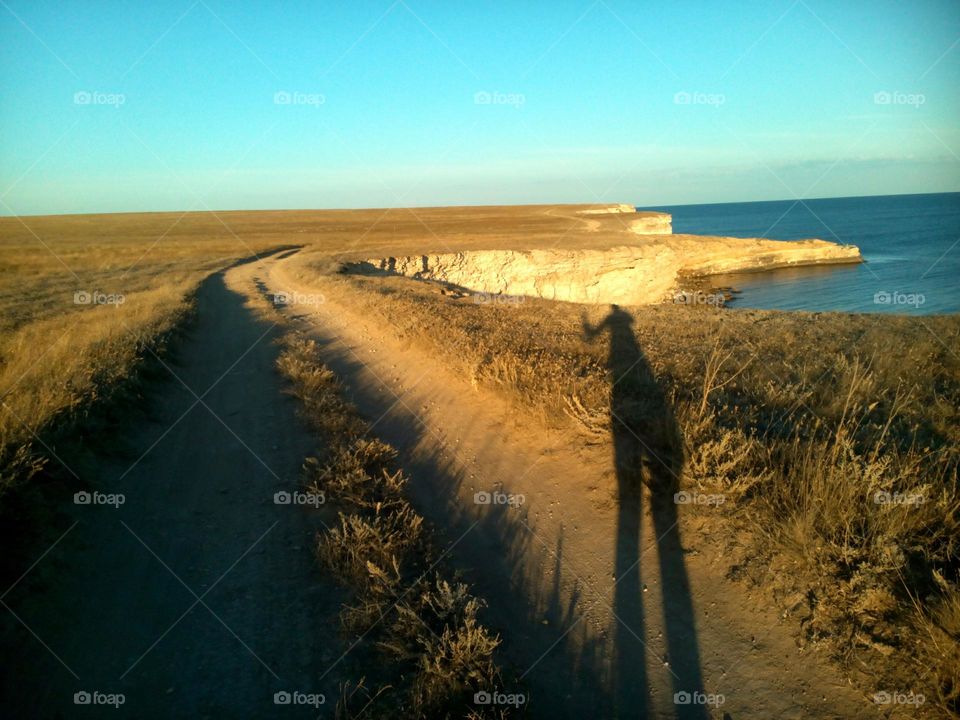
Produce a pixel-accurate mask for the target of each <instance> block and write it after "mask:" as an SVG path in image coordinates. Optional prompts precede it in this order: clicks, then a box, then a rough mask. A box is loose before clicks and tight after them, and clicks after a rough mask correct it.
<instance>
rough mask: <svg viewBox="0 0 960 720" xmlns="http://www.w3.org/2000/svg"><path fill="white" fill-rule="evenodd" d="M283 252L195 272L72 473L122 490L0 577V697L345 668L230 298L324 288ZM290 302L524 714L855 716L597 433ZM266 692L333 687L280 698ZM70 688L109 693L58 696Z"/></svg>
mask: <svg viewBox="0 0 960 720" xmlns="http://www.w3.org/2000/svg"><path fill="white" fill-rule="evenodd" d="M296 261H297V257H296V256H294V257H292V258H289V259H270V260H267V261H265V262H262V263H251V264H248V265H242V266H238V267H236V268H233V269H231V270H229V271H228V272H227V273H225V274H221V275H216V276H214V277H212V278H211V279H210V280H209V281H208V282H207V283H206V284H205V285H204V286H203V289H202V291H201V294H200V304H199V319H198V322H197V324H196V327H194V328H193V329H192V330H191V332H190V335H189V338H188V340H187V342H186V345H185V347H184V348H183V349H182V352H181V353H180V355H179V358H178V362H177V364H176V365H175V366H171V370H173V372H174V373H176V376H178V378H179V379H176V378H174V377H171V378H170V379H169V381H167V382H165V383H164V384H163V386H162V388H161V389H160V391H159V393H158V397H157V399H156V406H155V409H154V411H153V413H152V418H153V419H152V420H151V421H150V422H149V423H144V427H137V428H132V429H131V431H130V433H129V437H128V438H125V441H126V442H128V443H129V444H130V446H131V447H133V448H135V452H134V456H133V457H131V458H129V459H128V460H124V461H123V462H120V461H113V462H111V463H109V464H107V465H105V466H104V468H103V472H101V473H100V474H99V476H98V477H96V478H90V480H91V484H92V486H93V488H95V489H96V490H98V491H100V492H102V493H122V494H123V496H124V500H125V501H124V503H123V504H122V505H120V506H119V507H117V508H114V507H111V506H108V505H73V504H70V503H69V502H68V501H65V502H66V504H65V512H68V513H69V514H70V515H71V516H72V520H71V522H75V524H74V525H71V526H70V529H69V530H68V531H67V532H66V534H65V535H64V536H63V537H62V538H61V539H60V540H59V541H58V542H57V543H56V544H54V545H53V546H52V548H50V549H49V550H48V552H46V553H45V554H42V555H41V554H39V553H38V562H37V564H36V566H35V567H33V568H32V569H31V570H30V571H29V572H28V573H27V574H26V576H25V577H24V578H23V579H22V580H20V581H19V582H17V583H16V584H14V586H13V587H12V588H11V589H9V590H8V591H7V592H6V593H5V594H4V595H3V603H4V604H5V605H6V609H2V608H0V610H3V612H2V618H3V619H2V621H0V622H2V625H0V632H2V635H0V641H2V646H3V651H4V657H5V659H7V662H10V658H15V659H16V665H17V672H7V673H4V680H3V682H4V687H3V697H4V705H3V714H4V715H7V716H16V717H83V716H85V715H90V716H94V715H101V714H102V713H103V712H105V711H107V710H109V712H110V713H111V716H117V717H119V716H126V715H128V716H131V717H140V718H150V717H216V718H219V717H275V716H284V717H286V716H290V717H297V716H301V715H304V716H307V715H308V716H314V717H315V716H317V715H319V714H329V713H330V711H331V710H332V704H333V700H334V697H335V695H336V692H337V687H338V683H339V681H340V680H342V679H343V677H344V676H345V675H346V674H347V673H348V672H350V668H349V667H348V665H349V659H348V660H346V661H343V662H340V657H341V653H342V652H343V650H344V647H343V645H342V644H341V642H340V641H339V640H338V638H337V631H336V630H337V623H336V615H337V612H338V610H339V604H340V602H341V600H342V598H341V597H340V596H339V595H337V591H336V590H335V589H334V588H333V587H332V586H331V585H329V584H328V583H325V582H324V581H323V575H322V572H321V571H320V570H319V568H318V567H317V566H316V565H315V562H314V560H313V553H312V550H311V547H310V546H311V544H312V537H313V534H314V533H315V531H316V530H317V529H318V527H319V526H320V525H319V524H320V522H321V521H322V520H323V518H324V515H323V513H315V512H310V511H308V510H305V509H302V508H298V507H291V506H289V505H277V504H275V503H274V499H273V496H274V493H275V492H278V491H282V490H293V489H295V488H296V487H297V484H298V480H297V477H298V470H299V466H300V463H301V461H302V459H303V458H304V457H305V456H306V455H307V454H309V453H310V452H311V450H312V448H313V445H312V442H311V438H310V437H309V435H308V434H306V433H305V431H304V428H303V427H302V426H301V425H300V424H299V422H298V421H297V419H296V417H295V406H294V403H293V401H292V400H290V399H288V398H285V397H284V396H283V395H282V392H281V390H282V388H281V382H280V379H279V378H278V376H277V375H276V373H275V371H274V369H273V361H274V359H275V356H276V348H275V347H274V346H273V345H272V344H271V342H270V341H271V339H272V337H273V336H274V335H275V333H276V329H273V328H271V326H270V325H269V324H265V323H264V322H263V321H260V320H257V319H256V318H255V317H254V316H253V314H252V313H251V312H250V311H249V310H248V309H247V308H245V307H244V296H248V297H252V296H253V295H254V294H255V293H257V292H258V289H257V284H258V283H261V284H262V285H265V286H266V287H267V288H268V289H270V290H272V291H275V292H281V291H282V292H287V293H292V294H293V296H294V297H298V296H297V295H296V293H302V296H301V297H303V298H306V299H307V300H308V301H309V300H310V299H311V298H313V299H314V300H315V299H316V298H317V297H319V295H318V293H322V292H323V288H322V287H313V286H312V285H311V284H304V283H299V282H298V281H296V280H295V279H294V274H293V273H292V272H290V268H291V267H292V266H291V263H294V262H296ZM285 312H286V313H287V315H288V316H289V317H290V318H291V319H293V320H295V321H296V322H298V323H300V325H301V327H302V328H303V329H305V330H307V331H308V332H310V333H311V334H312V335H313V336H314V337H316V338H317V339H318V341H319V342H320V343H321V346H322V352H323V355H324V358H323V359H324V360H325V361H326V362H327V363H328V364H329V365H330V366H331V367H332V368H333V369H334V370H335V371H336V372H338V373H339V374H340V376H341V378H342V379H343V380H345V381H346V383H347V385H348V392H349V393H350V395H351V397H352V399H353V400H354V401H355V402H356V403H357V405H358V407H359V408H360V409H361V412H363V414H365V415H366V416H367V417H368V418H369V419H370V420H371V422H373V432H374V434H376V435H378V436H380V437H382V438H383V439H384V440H386V441H388V442H390V443H393V444H394V445H395V446H397V447H398V448H399V449H400V451H401V460H402V463H403V465H404V467H405V469H406V470H407V472H408V473H409V475H410V476H411V477H412V482H411V489H412V495H413V500H414V502H415V504H416V505H417V507H418V509H419V510H420V511H421V512H423V513H424V515H426V516H427V518H428V519H429V520H431V521H432V522H433V524H434V525H435V526H436V527H437V528H438V530H439V532H440V533H441V544H442V545H443V546H444V548H445V549H451V551H450V553H449V555H448V557H449V558H450V559H451V561H452V562H453V563H454V564H455V565H456V566H457V568H458V569H460V570H462V571H463V572H464V574H465V575H466V577H467V579H468V580H470V581H471V582H472V583H473V584H474V587H475V590H476V591H477V593H478V594H479V595H481V596H482V597H484V598H486V600H487V601H488V602H489V604H490V607H489V610H488V612H487V614H486V618H487V622H488V623H489V624H490V625H491V626H492V628H493V629H494V630H495V631H497V632H500V633H501V634H502V636H503V638H504V646H503V651H502V654H501V661H502V662H503V663H504V664H505V665H506V671H505V673H504V682H505V687H503V688H496V690H499V691H501V692H504V693H511V692H524V693H527V694H528V696H529V702H528V710H529V713H530V715H531V716H533V717H544V718H546V717H550V718H559V717H571V718H574V717H576V718H582V717H596V718H614V717H620V718H643V717H651V718H676V717H680V718H707V717H716V718H720V717H724V718H731V719H732V720H739V719H740V718H751V719H752V718H806V717H817V718H859V717H871V716H873V714H872V713H871V712H870V710H871V708H869V707H868V705H867V704H866V703H865V702H864V700H863V698H862V697H861V696H860V695H859V694H858V693H857V692H855V691H854V690H852V689H851V688H849V687H847V686H845V685H844V683H843V682H842V680H841V678H840V676H839V675H838V674H837V673H835V672H834V671H833V670H832V668H831V667H830V665H829V664H828V663H827V662H826V661H825V660H824V659H823V658H820V657H817V656H815V655H809V654H801V653H799V651H798V650H797V648H796V645H795V644H794V642H793V640H792V638H791V636H790V631H789V628H788V627H787V626H786V625H785V624H783V623H781V621H780V620H779V618H778V617H777V615H776V614H775V613H774V612H772V611H771V610H769V608H768V606H769V600H768V598H765V597H763V596H759V595H758V596H751V595H749V594H747V593H746V592H745V591H744V590H743V588H741V587H739V586H737V585H735V584H732V583H730V582H728V581H727V580H725V579H724V577H723V570H724V564H723V562H722V560H720V559H718V558H717V557H716V556H714V555H712V554H711V553H712V550H711V548H710V546H708V544H706V543H702V542H701V541H700V539H699V538H698V537H697V535H696V533H695V532H693V531H692V528H693V525H692V524H691V522H689V518H687V517H686V515H685V514H684V513H683V512H682V511H681V512H680V514H679V515H677V508H676V506H675V505H673V504H672V503H671V504H670V505H671V507H664V504H663V503H662V502H661V503H658V502H656V501H655V500H656V499H654V501H651V498H650V497H648V496H647V495H646V494H645V493H631V492H627V491H625V490H624V488H623V486H622V483H620V486H618V473H619V470H618V465H617V464H616V463H615V462H614V455H615V454H618V453H620V449H619V448H618V447H616V446H617V443H616V442H614V443H611V444H609V445H601V446H595V447H587V446H585V444H584V443H583V441H582V439H581V438H578V437H576V436H574V435H567V434H564V433H560V432H556V431H550V430H548V429H547V428H546V427H544V426H543V425H542V424H541V423H539V422H538V421H537V420H536V419H535V418H532V417H530V416H528V415H527V414H526V413H525V412H523V411H522V410H520V409H518V408H516V407H511V406H510V405H509V404H508V403H507V402H506V401H505V400H504V399H503V398H502V397H499V396H497V395H495V394H493V393H490V392H486V391H483V390H478V389H476V388H474V387H472V386H471V384H470V383H469V381H468V380H467V379H466V378H464V377H461V376H458V375H456V374H455V373H454V372H452V371H451V370H450V369H449V368H447V367H446V366H444V365H443V364H442V363H441V362H439V361H438V360H437V359H436V358H434V357H431V356H428V355H426V354H425V353H423V352H421V351H420V350H419V349H418V348H417V347H416V345H415V344H414V343H412V342H411V341H410V340H409V339H404V338H398V337H396V336H395V335H394V334H393V332H392V330H391V329H390V328H385V327H383V326H382V324H378V323H377V322H376V320H375V319H373V318H370V317H361V316H360V314H359V313H357V312H355V311H353V310H352V309H351V308H350V307H349V305H348V304H344V303H340V302H338V301H337V298H336V297H332V296H328V297H327V301H326V302H325V303H320V304H317V303H315V302H306V303H305V304H300V303H295V304H293V305H291V306H290V307H288V308H287V309H286V311H285ZM608 330H609V333H610V337H611V338H613V337H614V336H615V335H616V332H617V331H616V329H610V328H608ZM597 332H600V329H598V330H597ZM604 332H607V331H606V330H604ZM612 341H613V340H612V339H611V342H612ZM181 381H182V382H181ZM198 397H199V398H200V400H199V401H198ZM477 493H485V494H481V495H479V496H478V495H477ZM497 493H502V495H498V494H497ZM477 500H480V502H477ZM484 500H486V501H487V502H484ZM501 500H505V502H500V501H501ZM671 513H672V514H671ZM331 668H332V669H331ZM283 691H288V692H299V693H303V694H305V695H311V694H313V695H315V694H319V693H323V694H324V695H325V696H326V700H327V705H326V706H324V707H321V708H319V711H318V709H316V708H314V707H310V706H303V705H301V706H299V707H285V708H278V706H276V705H275V704H274V693H276V692H283ZM78 692H89V693H94V692H98V693H102V694H103V695H101V696H99V697H100V699H101V700H104V699H107V700H109V698H110V696H111V694H116V693H122V694H123V696H124V704H123V705H122V706H121V707H120V709H119V711H116V712H115V711H114V710H113V709H112V708H104V707H102V706H97V707H91V706H85V705H76V704H74V694H75V693H78ZM81 697H84V696H81ZM721 698H722V700H721ZM687 700H690V702H686V701H687ZM281 710H282V715H281Z"/></svg>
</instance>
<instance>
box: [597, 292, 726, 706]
mask: <svg viewBox="0 0 960 720" xmlns="http://www.w3.org/2000/svg"><path fill="white" fill-rule="evenodd" d="M633 324H634V320H633V317H632V316H631V315H630V313H629V312H627V311H626V310H624V309H623V308H621V307H619V306H617V305H611V306H610V312H609V313H608V314H607V316H606V317H605V318H604V319H603V320H602V321H601V322H600V323H599V324H597V325H595V326H593V325H591V324H590V323H589V322H587V320H586V318H584V319H583V332H584V335H585V336H586V338H587V339H588V340H592V339H594V338H596V337H598V336H599V335H601V334H604V333H608V334H609V336H610V344H609V352H608V355H607V368H608V370H609V371H610V427H611V434H612V440H613V452H614V463H615V471H616V474H617V494H618V515H617V528H616V558H615V586H614V607H613V609H614V613H615V618H614V621H615V622H616V631H615V632H614V633H613V640H614V648H613V668H612V671H613V688H612V693H613V697H614V701H615V703H616V710H617V715H618V716H619V717H641V718H642V717H646V716H647V715H648V714H650V713H651V712H652V708H651V705H650V683H649V680H648V677H647V667H648V665H649V666H651V667H656V666H658V665H659V666H663V667H665V669H666V670H667V671H668V672H669V675H670V682H671V685H672V688H673V697H671V698H670V699H671V700H672V701H673V702H674V704H675V715H676V717H678V718H707V717H708V712H707V708H706V706H705V705H704V704H702V700H701V701H700V702H697V700H698V697H697V693H699V694H700V695H699V698H703V680H702V674H701V669H700V652H699V648H698V643H697V637H696V626H695V622H694V615H693V602H692V599H691V594H690V584H689V579H688V577H687V572H686V567H685V564H684V560H683V548H682V545H681V542H680V528H679V527H678V524H677V523H678V516H677V503H676V500H675V497H674V494H675V493H676V492H677V491H678V489H679V487H678V486H679V478H680V475H681V472H682V470H683V445H682V442H681V435H680V431H679V428H678V426H677V422H676V418H675V416H674V413H673V409H672V408H671V406H670V403H669V402H668V400H667V398H666V397H665V395H664V393H663V390H662V389H661V387H660V385H659V383H658V382H657V380H656V378H655V376H654V374H653V371H652V370H651V368H650V365H649V363H648V362H647V360H646V358H645V357H644V355H643V352H642V350H641V348H640V345H639V343H638V342H637V337H636V334H635V333H634V330H633ZM644 486H646V488H647V489H648V498H649V499H648V502H649V508H650V517H651V521H652V529H653V537H654V538H655V539H656V540H655V542H656V550H657V558H658V564H659V576H660V584H661V593H662V604H663V614H664V623H663V628H664V635H665V645H666V657H664V656H663V652H662V651H660V650H659V649H658V645H659V644H658V643H656V641H655V640H653V639H652V638H651V637H648V636H647V634H646V633H647V627H646V626H647V625H648V624H649V623H648V622H647V619H646V617H645V614H644V588H645V586H644V583H643V577H645V576H646V577H654V574H653V573H643V572H642V570H643V568H642V563H641V560H642V558H643V557H644V554H645V552H646V551H645V550H643V549H642V538H643V533H642V529H643V528H642V523H643V495H644V493H643V488H644ZM660 712H661V713H662V708H661V709H660Z"/></svg>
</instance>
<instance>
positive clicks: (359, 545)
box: [317, 504, 423, 591]
mask: <svg viewBox="0 0 960 720" xmlns="http://www.w3.org/2000/svg"><path fill="white" fill-rule="evenodd" d="M422 532H423V518H422V517H420V516H419V515H418V514H417V513H416V512H415V511H414V510H413V508H411V507H410V506H409V505H408V504H404V505H403V506H401V507H400V508H391V509H389V510H387V511H384V510H383V509H382V508H379V507H376V508H374V509H373V511H372V512H371V513H369V514H365V515H363V516H361V515H359V514H350V515H347V514H344V513H340V525H339V527H333V528H330V529H329V530H327V531H326V532H324V533H323V534H322V535H321V539H320V541H319V543H318V546H317V551H318V553H319V556H320V559H321V560H323V562H324V563H325V564H326V566H327V567H328V568H329V569H330V571H331V572H333V573H334V575H336V576H337V578H338V579H340V580H341V581H343V582H344V583H345V584H349V585H352V586H354V587H357V588H360V589H361V591H365V589H366V586H367V584H368V581H369V580H370V578H371V574H370V572H369V565H370V564H372V565H373V566H375V567H378V568H384V567H388V566H390V565H392V564H393V563H394V562H395V561H396V559H397V558H402V557H403V556H404V555H405V554H406V553H407V551H409V550H410V549H412V548H414V547H416V546H417V544H418V542H419V541H420V539H421V533H422Z"/></svg>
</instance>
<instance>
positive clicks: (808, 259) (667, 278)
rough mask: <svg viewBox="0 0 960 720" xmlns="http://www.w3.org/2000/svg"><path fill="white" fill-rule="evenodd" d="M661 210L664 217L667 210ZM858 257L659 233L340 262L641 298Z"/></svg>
mask: <svg viewBox="0 0 960 720" xmlns="http://www.w3.org/2000/svg"><path fill="white" fill-rule="evenodd" d="M666 217H667V218H668V222H669V217H670V216H669V215H667V216H666ZM633 232H635V233H637V234H643V231H640V232H638V231H637V230H633ZM860 261H861V257H860V250H859V249H858V248H857V247H855V246H853V245H838V244H835V243H830V242H825V241H823V240H803V241H797V242H786V241H779V240H762V239H742V238H726V237H710V236H698V235H662V234H661V235H657V236H652V237H650V238H649V239H645V240H644V241H642V242H638V243H637V244H630V245H624V246H619V247H611V248H607V249H590V248H584V249H555V250H548V249H544V250H524V251H520V250H477V251H467V252H458V253H444V254H434V255H414V256H407V257H392V258H374V259H369V260H366V261H362V262H359V263H352V264H350V265H348V266H347V268H346V269H347V270H348V271H352V272H365V273H389V274H397V275H404V276H406V277H412V278H418V279H421V280H432V281H438V282H443V283H449V284H452V285H455V286H458V287H460V288H464V289H466V290H471V291H475V292H483V293H491V294H504V295H526V296H533V297H542V298H548V299H551V300H566V301H569V302H581V303H617V304H622V305H646V304H651V303H658V302H662V301H664V300H665V299H668V298H670V297H672V295H673V293H674V292H675V290H676V289H677V288H678V286H679V283H680V279H681V278H682V277H699V276H705V275H712V274H718V273H728V272H736V271H756V270H769V269H771V268H778V267H791V266H800V265H819V264H829V263H851V262H860Z"/></svg>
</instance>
